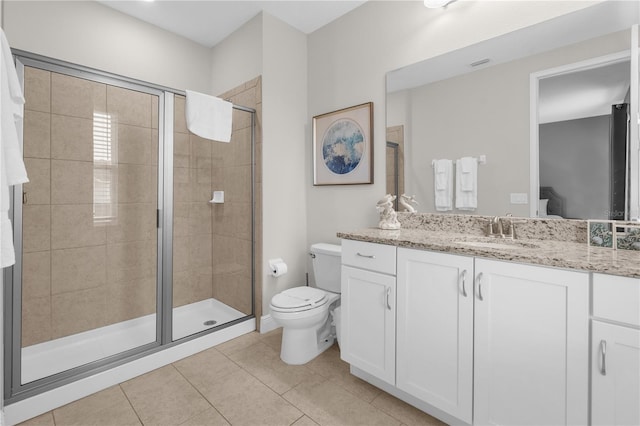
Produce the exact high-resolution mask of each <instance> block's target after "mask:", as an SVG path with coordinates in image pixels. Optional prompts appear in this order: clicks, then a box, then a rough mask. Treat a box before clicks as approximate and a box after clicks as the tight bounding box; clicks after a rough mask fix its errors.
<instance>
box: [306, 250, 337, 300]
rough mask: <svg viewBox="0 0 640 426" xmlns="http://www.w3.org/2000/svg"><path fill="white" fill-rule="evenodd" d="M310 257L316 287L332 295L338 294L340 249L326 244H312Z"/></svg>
mask: <svg viewBox="0 0 640 426" xmlns="http://www.w3.org/2000/svg"><path fill="white" fill-rule="evenodd" d="M311 256H312V258H313V275H314V277H315V279H316V287H318V288H321V289H323V290H326V291H330V292H332V293H340V266H341V262H342V247H341V246H338V245H335V244H326V243H318V244H314V245H312V246H311Z"/></svg>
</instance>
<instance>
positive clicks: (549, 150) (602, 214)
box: [539, 115, 610, 219]
mask: <svg viewBox="0 0 640 426" xmlns="http://www.w3.org/2000/svg"><path fill="white" fill-rule="evenodd" d="M609 117H610V116H609V115H602V116H599V117H589V118H582V119H579V120H568V121H558V122H556V123H547V124H542V125H540V134H539V135H540V186H552V187H553V188H554V189H555V191H556V192H557V193H558V194H559V195H560V196H562V197H564V198H565V200H566V212H567V217H568V218H575V219H609V215H608V210H609V168H610V167H609V121H610V119H609Z"/></svg>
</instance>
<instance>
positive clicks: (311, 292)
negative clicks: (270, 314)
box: [271, 287, 327, 310]
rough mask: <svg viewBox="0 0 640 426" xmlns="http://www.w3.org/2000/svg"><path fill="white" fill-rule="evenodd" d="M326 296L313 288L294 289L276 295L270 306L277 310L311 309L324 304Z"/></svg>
mask: <svg viewBox="0 0 640 426" xmlns="http://www.w3.org/2000/svg"><path fill="white" fill-rule="evenodd" d="M326 298H327V294H326V293H325V292H324V291H322V290H320V289H317V288H314V287H295V288H290V289H288V290H285V291H283V292H282V293H278V294H276V295H275V296H273V299H271V306H273V307H275V308H279V309H287V310H294V309H300V310H302V309H311V308H314V307H316V306H320V305H323V304H324V303H326Z"/></svg>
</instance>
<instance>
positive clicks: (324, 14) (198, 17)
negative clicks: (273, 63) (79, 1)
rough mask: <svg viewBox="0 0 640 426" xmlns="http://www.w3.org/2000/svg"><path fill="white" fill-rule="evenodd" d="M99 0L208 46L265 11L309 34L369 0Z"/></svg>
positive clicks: (213, 44) (211, 45)
mask: <svg viewBox="0 0 640 426" xmlns="http://www.w3.org/2000/svg"><path fill="white" fill-rule="evenodd" d="M96 1H98V2H100V3H102V4H103V5H105V6H108V7H110V8H113V9H116V10H118V11H120V12H122V13H125V14H127V15H130V16H133V17H135V18H138V19H140V20H142V21H145V22H148V23H150V24H153V25H155V26H158V27H160V28H163V29H165V30H167V31H170V32H172V33H175V34H178V35H181V36H183V37H185V38H188V39H190V40H193V41H195V42H196V43H199V44H201V45H203V46H206V47H213V46H215V45H216V44H218V43H219V42H220V41H222V40H224V39H225V38H226V37H227V36H228V35H230V34H231V33H233V32H234V31H236V30H237V29H238V28H240V27H241V26H242V25H244V24H245V23H246V22H247V21H249V20H250V19H251V18H253V17H254V16H256V15H257V14H259V13H260V12H263V11H264V12H267V13H269V14H270V15H272V16H275V17H276V18H278V19H280V20H282V21H284V22H286V23H288V24H289V25H291V26H292V27H294V28H296V29H298V30H299V31H301V32H303V33H305V34H309V33H312V32H313V31H315V30H317V29H319V28H321V27H323V26H324V25H326V24H328V23H329V22H331V21H333V20H335V19H337V18H339V17H340V16H342V15H344V14H345V13H347V12H349V11H351V10H353V9H355V8H356V7H358V6H360V5H362V4H363V3H365V2H366V0H340V1H338V0H297V1H287V0H284V1H278V0H276V1H245V0H235V1H222V0H195V1H193V0H156V1H144V0H136V1H133V0H96Z"/></svg>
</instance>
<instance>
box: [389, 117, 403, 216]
mask: <svg viewBox="0 0 640 426" xmlns="http://www.w3.org/2000/svg"><path fill="white" fill-rule="evenodd" d="M385 155H386V163H387V164H386V167H387V175H386V182H387V185H386V188H387V189H386V191H387V192H386V193H387V194H391V195H395V196H396V199H395V201H394V209H395V210H396V211H397V210H398V201H399V197H400V195H402V194H403V193H404V126H392V127H387V147H386V154H385Z"/></svg>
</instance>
